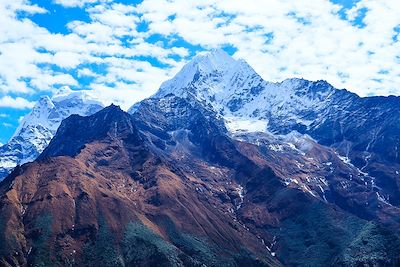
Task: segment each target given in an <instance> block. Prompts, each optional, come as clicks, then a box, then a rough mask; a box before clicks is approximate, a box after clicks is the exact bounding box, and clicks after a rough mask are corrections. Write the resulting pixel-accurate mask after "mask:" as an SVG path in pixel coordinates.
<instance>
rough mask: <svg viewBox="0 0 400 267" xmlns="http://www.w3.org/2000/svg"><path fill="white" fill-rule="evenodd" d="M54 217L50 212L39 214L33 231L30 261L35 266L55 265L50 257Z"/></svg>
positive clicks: (47, 266)
mask: <svg viewBox="0 0 400 267" xmlns="http://www.w3.org/2000/svg"><path fill="white" fill-rule="evenodd" d="M51 225H52V217H51V215H50V214H43V215H41V216H38V217H37V218H36V220H35V226H34V229H33V231H32V236H33V237H32V252H31V254H30V255H29V259H28V262H29V263H30V265H31V266H35V267H49V266H54V263H53V261H52V260H51V257H50V251H51V248H50V243H49V240H50V237H51V233H52V230H51Z"/></svg>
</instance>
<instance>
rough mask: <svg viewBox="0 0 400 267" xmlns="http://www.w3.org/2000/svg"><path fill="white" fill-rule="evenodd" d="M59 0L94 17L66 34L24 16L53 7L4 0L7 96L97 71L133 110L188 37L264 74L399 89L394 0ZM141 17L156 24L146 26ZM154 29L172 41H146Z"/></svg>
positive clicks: (105, 88) (174, 67)
mask: <svg viewBox="0 0 400 267" xmlns="http://www.w3.org/2000/svg"><path fill="white" fill-rule="evenodd" d="M53 1H54V2H55V3H57V4H60V5H63V6H64V7H80V8H82V9H83V10H84V11H85V12H87V14H88V16H89V18H90V19H89V21H86V22H84V21H70V22H69V23H68V24H67V25H66V26H67V29H68V30H69V32H68V33H66V34H54V33H51V32H49V31H48V30H47V29H46V28H43V27H40V26H38V25H36V24H35V23H33V22H32V21H31V20H30V17H29V16H26V17H24V18H21V17H20V16H17V13H18V12H21V11H22V12H25V13H29V14H35V13H45V12H48V11H46V10H44V9H43V8H41V7H38V6H37V5H32V4H30V3H29V1H28V0H14V1H7V0H0V25H2V26H1V27H0V92H1V93H3V94H9V93H10V92H12V93H13V94H14V95H16V96H23V97H29V94H32V93H35V92H37V91H39V90H48V91H49V93H51V92H54V91H56V90H57V89H58V88H59V87H62V86H65V85H68V86H71V87H74V86H75V87H79V88H80V87H81V86H82V85H81V84H80V83H79V79H81V78H83V77H91V78H92V79H89V80H90V82H91V84H89V85H85V86H86V87H87V89H90V88H91V89H93V90H94V92H95V93H96V94H98V95H99V96H101V97H102V98H104V101H105V102H110V101H111V100H112V101H114V102H116V103H118V104H121V105H122V106H124V107H126V106H129V105H131V104H132V103H133V102H135V101H138V100H140V99H141V98H143V97H147V96H150V95H151V94H153V93H154V92H155V90H157V88H158V87H159V85H160V84H161V82H162V81H164V80H165V79H167V78H169V77H171V76H172V75H173V74H174V73H175V72H177V71H178V70H179V68H180V67H181V66H182V64H183V62H182V61H181V60H182V59H183V61H186V60H189V58H188V56H189V54H191V53H190V52H191V51H190V46H188V48H185V46H186V44H185V42H186V43H188V44H189V45H198V46H200V47H201V48H203V49H209V48H216V47H221V46H225V45H229V46H231V47H234V48H235V49H237V52H236V53H235V55H234V56H235V57H241V58H244V59H246V60H247V61H248V62H249V64H250V65H252V66H253V67H254V68H255V69H256V71H257V72H259V73H260V74H261V75H262V76H263V77H264V78H265V79H266V80H271V81H280V80H283V79H285V78H288V77H293V76H296V77H304V78H307V79H311V80H317V79H325V80H327V81H329V82H331V83H332V84H333V85H334V86H336V87H339V88H347V89H349V90H351V91H354V92H356V93H358V94H360V95H369V94H377V95H387V94H397V95H399V94H400V88H399V87H398V85H399V84H400V69H399V68H398V65H399V63H400V52H399V51H400V45H399V42H395V41H393V36H394V35H395V34H396V33H395V32H394V27H395V26H397V25H399V24H400V6H399V4H397V3H396V1H391V0H382V1H374V0H361V1H359V2H358V3H357V4H356V5H355V6H354V7H353V8H352V9H350V10H348V11H347V13H346V14H347V17H348V19H349V21H346V20H343V19H341V18H340V15H339V14H338V12H339V11H340V9H341V8H342V7H341V6H339V5H334V4H332V3H331V2H330V1H328V0H315V1H307V0H299V1H291V0H268V1H258V0H246V1H230V0H219V1H216V0H202V1H187V0H144V1H143V2H142V3H141V4H139V5H137V6H134V5H128V4H116V3H113V2H112V1H111V0H80V1H76V0H53ZM363 9H367V10H368V11H367V13H366V16H365V18H364V19H363V23H364V24H365V27H359V26H357V25H355V20H356V18H357V17H358V16H359V14H360V11H361V10H363ZM49 12H50V11H49ZM67 12H68V10H67ZM140 24H146V26H145V28H146V27H147V28H148V31H145V32H143V31H139V30H138V28H137V27H138V25H140ZM152 34H157V35H159V36H162V37H163V38H164V40H161V39H160V41H159V42H156V43H155V42H150V41H146V40H147V39H146V38H147V37H149V36H151V35H152ZM181 39H183V40H184V41H185V42H180V41H178V42H176V40H181ZM150 62H151V63H150ZM86 80H87V79H86ZM80 89H81V88H80Z"/></svg>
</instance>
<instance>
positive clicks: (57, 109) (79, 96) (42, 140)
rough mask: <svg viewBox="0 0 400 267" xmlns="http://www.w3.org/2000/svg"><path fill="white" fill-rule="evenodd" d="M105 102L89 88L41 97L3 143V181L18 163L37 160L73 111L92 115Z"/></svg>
mask: <svg viewBox="0 0 400 267" xmlns="http://www.w3.org/2000/svg"><path fill="white" fill-rule="evenodd" d="M102 108H103V105H102V104H101V103H100V102H98V101H95V100H93V99H92V98H91V97H90V96H89V95H88V94H87V93H86V92H85V91H80V92H71V91H70V92H64V94H62V95H57V96H55V97H53V98H52V99H50V98H49V97H47V96H45V97H43V98H41V99H40V100H39V101H38V103H37V104H36V105H35V107H34V108H33V109H32V111H31V112H30V113H29V114H28V115H26V116H25V117H24V118H23V120H22V121H21V123H20V125H19V127H18V129H17V130H16V132H15V134H14V136H13V137H12V138H11V139H10V141H9V142H8V143H7V144H5V145H3V146H1V147H0V181H1V180H3V179H4V178H5V177H6V176H7V175H8V174H9V173H10V172H11V171H12V169H14V167H15V166H17V165H18V164H24V163H26V162H30V161H33V160H35V159H36V158H37V156H39V154H40V153H41V152H42V151H43V150H44V149H45V148H46V146H47V145H48V144H49V142H50V140H51V138H52V137H53V136H54V134H55V133H56V131H57V128H58V126H59V125H60V123H61V121H62V120H63V119H65V118H67V117H68V116H70V115H71V114H79V115H83V116H87V115H91V114H93V113H95V112H97V111H99V110H100V109H102Z"/></svg>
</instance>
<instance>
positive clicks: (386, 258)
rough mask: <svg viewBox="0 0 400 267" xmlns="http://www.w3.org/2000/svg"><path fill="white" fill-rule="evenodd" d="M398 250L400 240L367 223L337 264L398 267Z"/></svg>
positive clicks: (375, 225)
mask: <svg viewBox="0 0 400 267" xmlns="http://www.w3.org/2000/svg"><path fill="white" fill-rule="evenodd" d="M399 250H400V240H399V238H398V237H397V236H395V235H394V234H393V233H390V232H389V231H387V230H385V229H383V228H382V227H380V226H379V225H377V224H375V223H373V222H368V223H367V224H365V225H364V227H363V228H362V229H361V231H360V232H359V233H358V234H357V236H356V237H355V238H354V239H353V240H352V241H351V243H350V244H349V246H348V247H347V248H346V249H345V250H344V252H343V253H342V255H341V258H340V260H339V263H340V264H343V265H346V266H363V265H366V264H367V265H368V266H399V265H400V255H398V254H397V252H398V251H399ZM396 258H397V260H394V261H391V260H390V259H396Z"/></svg>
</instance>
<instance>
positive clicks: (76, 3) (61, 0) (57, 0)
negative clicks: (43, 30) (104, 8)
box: [53, 0, 110, 8]
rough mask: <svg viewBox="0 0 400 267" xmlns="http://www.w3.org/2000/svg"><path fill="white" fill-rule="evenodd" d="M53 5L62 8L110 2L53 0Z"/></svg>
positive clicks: (99, 0)
mask: <svg viewBox="0 0 400 267" xmlns="http://www.w3.org/2000/svg"><path fill="white" fill-rule="evenodd" d="M53 1H54V3H56V4H59V5H62V6H64V7H67V8H68V7H83V6H85V5H87V4H96V3H99V2H110V1H108V0H53Z"/></svg>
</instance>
